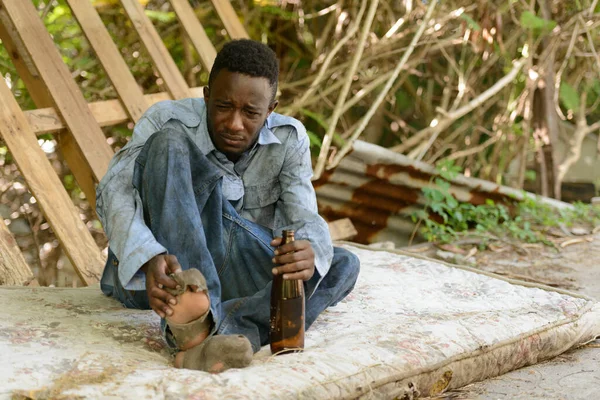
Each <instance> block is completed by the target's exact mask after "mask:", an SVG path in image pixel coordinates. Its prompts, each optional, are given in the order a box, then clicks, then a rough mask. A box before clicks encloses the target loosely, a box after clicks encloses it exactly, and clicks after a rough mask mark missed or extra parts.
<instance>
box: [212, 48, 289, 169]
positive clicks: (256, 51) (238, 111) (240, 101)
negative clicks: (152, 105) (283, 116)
mask: <svg viewBox="0 0 600 400" xmlns="http://www.w3.org/2000/svg"><path fill="white" fill-rule="evenodd" d="M278 76H279V63H278V62H277V58H276V57H275V53H274V52H273V51H272V50H271V49H269V48H268V47H267V46H266V45H264V44H261V43H259V42H255V41H252V40H234V41H232V42H229V43H227V44H226V45H225V46H224V47H223V49H222V50H221V51H220V52H219V54H217V57H216V59H215V62H214V64H213V67H212V70H211V71H210V77H209V80H208V86H207V87H205V88H204V98H205V100H206V105H207V116H208V132H209V134H210V137H211V139H212V141H213V144H214V145H215V147H216V148H217V150H219V151H221V152H222V153H224V154H225V155H226V156H227V157H228V158H229V159H230V160H232V161H237V159H238V158H239V157H240V156H241V154H242V153H243V152H244V151H246V150H248V148H250V146H252V145H253V144H254V142H255V141H256V139H257V137H258V133H259V132H260V129H261V128H262V126H263V125H264V123H265V120H266V118H267V117H268V116H269V114H271V112H272V111H273V110H274V109H275V107H276V106H277V102H276V101H275V94H276V92H277V79H278Z"/></svg>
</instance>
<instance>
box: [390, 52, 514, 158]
mask: <svg viewBox="0 0 600 400" xmlns="http://www.w3.org/2000/svg"><path fill="white" fill-rule="evenodd" d="M525 60H526V59H523V58H522V59H519V60H517V61H515V63H514V65H513V69H512V70H511V71H510V72H509V73H508V74H506V75H505V76H504V77H502V78H501V79H500V80H499V81H498V82H496V83H495V84H494V85H492V86H491V87H490V88H489V89H487V90H486V91H485V92H483V93H481V94H480V95H479V96H477V97H476V98H474V99H473V100H471V101H470V102H469V103H467V104H466V105H464V106H463V107H461V108H459V109H458V110H456V111H452V112H450V113H447V114H446V115H445V116H444V118H442V119H441V120H440V121H436V122H437V124H436V123H432V126H429V127H428V128H425V129H423V130H421V131H420V132H417V133H416V134H415V135H413V136H411V137H410V138H409V139H408V140H407V141H406V142H404V143H401V144H399V145H397V146H395V147H392V148H391V150H393V151H396V152H399V153H402V152H404V151H405V150H407V149H409V148H411V147H413V146H414V145H416V144H418V143H419V142H421V141H422V140H423V139H425V138H426V137H428V136H430V135H432V134H435V133H436V132H441V131H443V130H444V129H446V128H447V127H449V126H450V125H451V124H452V123H453V122H454V121H456V120H457V119H459V118H461V117H463V116H465V115H466V114H468V113H470V112H471V111H473V110H474V109H476V108H477V107H479V106H480V105H481V104H483V103H485V102H486V101H487V100H489V99H490V98H491V97H492V96H494V95H495V94H497V93H498V92H499V91H500V90H502V89H503V88H504V87H506V86H507V85H508V84H510V83H512V82H513V81H514V79H515V77H516V76H517V74H518V73H519V71H520V70H521V68H523V65H524V64H525ZM432 122H433V121H432Z"/></svg>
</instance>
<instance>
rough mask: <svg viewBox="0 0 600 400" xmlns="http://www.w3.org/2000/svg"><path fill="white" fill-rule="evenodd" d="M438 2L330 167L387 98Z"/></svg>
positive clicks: (350, 144)
mask: <svg viewBox="0 0 600 400" xmlns="http://www.w3.org/2000/svg"><path fill="white" fill-rule="evenodd" d="M436 4H437V1H432V2H431V3H430V4H429V8H428V9H427V13H426V14H425V17H423V21H421V25H420V26H419V29H418V30H417V33H416V34H415V36H413V38H412V41H411V42H410V45H409V46H408V49H407V50H406V52H405V53H404V55H403V56H402V59H401V60H400V62H399V63H398V64H397V65H396V68H395V69H394V73H393V74H392V76H391V77H390V78H389V79H388V81H387V82H386V84H385V86H384V88H383V89H382V90H381V92H379V95H378V96H377V99H375V101H374V102H373V104H372V105H371V107H370V108H369V111H367V114H366V115H365V116H364V117H363V119H362V120H361V122H360V124H359V126H358V128H356V130H355V131H354V133H353V134H352V137H351V138H350V139H349V140H348V141H347V142H346V144H345V145H344V147H343V148H342V149H341V150H340V151H339V152H338V153H337V154H336V156H335V157H334V159H333V160H332V163H331V165H330V166H329V167H328V169H330V168H335V166H337V165H338V164H339V162H340V161H341V160H342V158H344V156H345V155H346V154H347V153H348V152H349V151H350V149H351V148H352V145H353V144H354V142H355V141H356V139H358V137H359V136H360V134H361V133H362V132H363V131H364V129H365V128H366V126H367V124H368V123H369V121H370V120H371V118H372V117H373V115H374V114H375V111H376V110H377V109H378V108H379V106H380V105H381V103H382V102H383V99H384V98H385V96H387V94H388V92H389V90H390V88H391V87H392V85H393V84H394V82H395V81H396V79H397V78H398V75H400V71H402V68H404V66H405V65H406V62H407V61H408V58H409V57H410V55H411V54H412V52H413V50H414V49H415V46H416V45H417V42H418V41H419V39H420V38H421V36H422V35H423V32H425V28H426V27H427V24H428V22H429V19H430V18H431V15H432V14H433V10H434V9H435V6H436Z"/></svg>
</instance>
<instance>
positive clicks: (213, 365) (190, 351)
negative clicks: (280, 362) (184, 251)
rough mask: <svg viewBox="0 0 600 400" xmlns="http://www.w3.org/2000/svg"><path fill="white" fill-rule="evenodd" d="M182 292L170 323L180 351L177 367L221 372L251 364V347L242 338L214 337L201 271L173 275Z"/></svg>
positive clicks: (207, 297)
mask: <svg viewBox="0 0 600 400" xmlns="http://www.w3.org/2000/svg"><path fill="white" fill-rule="evenodd" d="M171 276H172V277H173V279H175V280H176V281H177V283H178V284H179V286H180V288H181V289H180V290H177V291H173V293H171V294H172V295H174V296H177V304H171V308H172V309H173V313H172V314H171V315H169V316H168V317H167V324H168V325H169V328H170V329H171V332H172V333H173V336H174V337H175V340H176V341H177V345H178V346H179V349H180V350H181V351H180V352H179V353H177V355H176V356H175V362H174V366H175V367H176V368H188V369H195V370H201V371H207V372H211V373H219V372H222V371H225V370H227V369H229V368H243V367H246V366H248V365H249V364H250V363H251V362H252V354H253V352H252V345H251V344H250V341H249V340H248V339H247V338H246V337H245V336H242V335H224V336H211V337H209V336H208V335H209V334H210V329H211V325H212V319H211V315H210V313H209V311H210V298H209V296H208V294H207V292H206V290H207V286H206V281H205V279H204V276H202V274H201V273H200V271H198V270H186V271H184V272H183V273H178V274H173V275H171Z"/></svg>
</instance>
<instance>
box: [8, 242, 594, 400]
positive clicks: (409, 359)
mask: <svg viewBox="0 0 600 400" xmlns="http://www.w3.org/2000/svg"><path fill="white" fill-rule="evenodd" d="M344 246H345V247H346V248H348V249H349V250H351V251H353V252H354V253H355V254H357V255H358V256H359V257H360V260H361V273H360V277H359V279H358V282H357V285H356V288H355V289H354V291H353V293H352V294H351V295H350V296H349V297H348V298H347V299H346V300H345V301H344V302H342V303H340V304H338V305H337V306H335V307H332V308H330V309H328V310H327V311H326V312H325V313H323V314H322V315H321V316H320V317H319V319H318V320H317V322H316V323H315V324H314V325H313V327H312V328H311V329H310V330H309V331H307V333H306V350H305V352H304V353H300V354H290V355H282V356H276V357H274V356H271V354H270V352H269V349H268V346H267V347H265V348H263V349H262V350H261V351H260V352H259V353H257V354H256V355H255V357H254V361H253V362H252V364H251V365H250V367H248V368H246V369H241V370H235V369H234V370H229V371H226V372H224V373H222V374H219V375H211V374H208V373H205V372H196V371H190V370H178V369H174V368H172V367H171V365H172V356H171V355H170V354H169V352H168V351H167V348H166V346H165V344H164V343H163V339H162V338H161V334H160V330H159V318H158V316H156V315H155V314H154V313H153V312H151V311H138V310H127V309H124V308H123V307H121V305H120V304H119V303H117V302H116V301H114V300H112V299H109V298H106V297H104V296H103V295H102V294H101V293H100V290H99V289H98V288H83V289H57V288H21V287H18V288H17V287H0V303H1V304H2V307H1V308H0V310H1V311H0V358H1V360H2V361H1V362H0V377H1V378H2V379H0V399H5V398H7V399H8V398H11V396H14V395H21V396H24V397H25V398H32V399H40V398H140V399H141V398H144V399H164V398H177V399H184V398H190V399H353V398H360V397H364V398H375V399H377V398H381V399H388V398H393V397H402V396H406V397H405V398H413V397H418V396H429V395H435V394H438V393H441V392H443V391H444V390H447V389H450V388H456V387H460V386H463V385H466V384H468V383H470V382H473V381H476V380H481V379H485V378H488V377H490V376H495V375H499V374H502V373H505V372H508V371H510V370H512V369H515V368H518V367H521V366H524V365H528V364H532V363H536V362H538V361H540V360H542V359H544V358H548V357H552V356H555V355H558V354H560V353H562V352H564V351H566V350H567V349H569V348H571V347H573V346H576V345H578V344H581V343H584V342H586V341H589V340H591V339H593V338H594V337H595V336H596V335H598V334H600V318H599V317H600V306H599V305H598V304H597V303H596V302H594V301H592V300H590V299H587V298H583V297H578V296H575V295H572V294H568V293H561V292H557V291H549V290H545V289H543V288H539V287H535V285H530V284H525V283H522V284H515V283H510V282H508V281H506V280H503V279H499V278H497V277H493V276H490V275H489V274H483V273H477V272H474V271H472V270H470V269H468V268H460V267H454V266H449V265H445V264H443V263H439V262H436V261H432V260H426V259H420V258H415V257H411V256H408V255H404V254H400V253H399V252H394V251H385V250H374V249H369V248H366V247H362V246H355V245H344Z"/></svg>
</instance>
